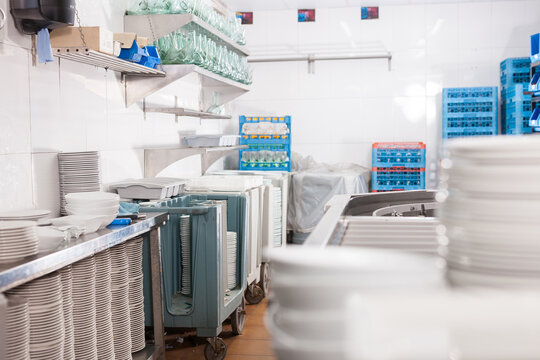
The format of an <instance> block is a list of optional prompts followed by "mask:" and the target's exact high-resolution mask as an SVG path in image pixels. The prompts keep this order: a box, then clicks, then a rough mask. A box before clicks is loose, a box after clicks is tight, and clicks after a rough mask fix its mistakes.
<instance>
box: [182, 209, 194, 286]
mask: <svg viewBox="0 0 540 360" xmlns="http://www.w3.org/2000/svg"><path fill="white" fill-rule="evenodd" d="M190 221H191V217H190V216H189V215H182V216H180V255H181V257H180V258H181V273H182V288H181V290H180V293H181V294H182V295H185V296H190V295H191V223H190Z"/></svg>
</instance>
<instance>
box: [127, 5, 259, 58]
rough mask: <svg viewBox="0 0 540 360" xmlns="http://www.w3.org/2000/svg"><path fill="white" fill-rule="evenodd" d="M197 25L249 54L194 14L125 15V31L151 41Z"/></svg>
mask: <svg viewBox="0 0 540 360" xmlns="http://www.w3.org/2000/svg"><path fill="white" fill-rule="evenodd" d="M187 25H188V26H189V25H191V26H196V27H197V30H199V32H202V33H204V34H205V35H206V36H208V37H210V38H211V39H212V40H214V41H215V42H216V43H217V44H218V45H224V46H226V47H227V48H229V49H230V50H233V51H236V52H238V53H240V54H242V55H246V56H247V55H249V51H248V50H247V48H246V47H245V46H243V45H239V44H237V43H236V42H235V41H234V40H232V39H231V38H230V37H228V36H227V35H225V34H223V33H222V32H221V31H219V30H217V29H215V28H214V27H213V26H211V25H209V24H207V23H206V22H204V21H203V20H201V19H200V18H198V17H197V16H195V15H193V14H149V15H125V16H124V31H126V32H134V33H136V34H138V35H139V36H145V37H147V38H149V39H151V41H155V40H157V39H159V38H162V37H163V36H165V35H168V34H170V33H171V32H173V31H176V30H178V29H180V28H183V27H185V26H187Z"/></svg>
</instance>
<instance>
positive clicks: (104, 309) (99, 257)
mask: <svg viewBox="0 0 540 360" xmlns="http://www.w3.org/2000/svg"><path fill="white" fill-rule="evenodd" d="M95 259H96V331H97V353H98V359H99V360H114V343H113V323H112V311H111V301H112V294H111V252H110V250H109V249H107V250H105V251H102V252H100V253H98V254H96V255H95Z"/></svg>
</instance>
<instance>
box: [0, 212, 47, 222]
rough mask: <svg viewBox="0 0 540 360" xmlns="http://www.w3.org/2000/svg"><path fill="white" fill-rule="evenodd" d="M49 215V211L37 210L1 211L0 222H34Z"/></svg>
mask: <svg viewBox="0 0 540 360" xmlns="http://www.w3.org/2000/svg"><path fill="white" fill-rule="evenodd" d="M50 213H51V211H50V210H39V209H25V210H12V211H2V212H0V221H4V220H12V221H16V220H23V221H24V220H26V221H36V220H39V219H41V218H44V217H46V216H47V215H49V214H50Z"/></svg>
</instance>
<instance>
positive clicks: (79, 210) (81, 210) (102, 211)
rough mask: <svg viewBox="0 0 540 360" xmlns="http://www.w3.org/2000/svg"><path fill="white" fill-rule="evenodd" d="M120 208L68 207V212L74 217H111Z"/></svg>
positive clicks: (66, 207)
mask: <svg viewBox="0 0 540 360" xmlns="http://www.w3.org/2000/svg"><path fill="white" fill-rule="evenodd" d="M118 208H119V207H118V206H107V207H78V206H71V205H66V206H65V209H66V211H70V212H72V213H73V215H111V214H117V213H118Z"/></svg>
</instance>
